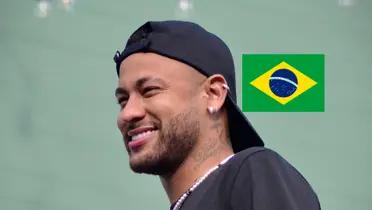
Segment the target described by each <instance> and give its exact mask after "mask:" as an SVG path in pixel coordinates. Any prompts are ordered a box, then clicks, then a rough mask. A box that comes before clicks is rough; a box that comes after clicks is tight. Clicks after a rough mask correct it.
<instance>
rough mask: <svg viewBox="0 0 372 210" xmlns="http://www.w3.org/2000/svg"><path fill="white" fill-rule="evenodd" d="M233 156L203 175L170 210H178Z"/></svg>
mask: <svg viewBox="0 0 372 210" xmlns="http://www.w3.org/2000/svg"><path fill="white" fill-rule="evenodd" d="M233 156H234V154H232V155H230V156H229V157H227V158H225V159H224V160H223V161H221V162H220V163H219V164H218V165H216V166H215V167H213V168H211V169H209V170H208V171H207V173H205V174H204V175H203V176H202V177H200V178H199V179H197V180H196V182H195V183H194V184H193V185H192V186H191V187H190V188H189V189H188V190H187V191H186V192H185V193H184V194H183V195H182V196H181V197H180V198H179V199H178V200H177V202H176V204H175V205H174V207H173V209H172V210H179V209H180V208H181V206H182V204H183V203H184V202H185V200H186V198H187V197H188V196H189V195H190V194H191V193H192V192H193V191H194V190H195V188H197V187H198V186H199V185H200V184H201V183H202V182H203V181H204V180H205V179H206V178H207V177H208V176H209V175H210V174H211V173H212V172H214V171H215V170H216V169H217V168H219V167H220V166H222V165H223V164H225V163H226V162H227V161H228V160H230V158H232V157H233Z"/></svg>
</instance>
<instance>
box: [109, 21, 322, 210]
mask: <svg viewBox="0 0 372 210" xmlns="http://www.w3.org/2000/svg"><path fill="white" fill-rule="evenodd" d="M114 60H115V62H116V69H117V74H118V76H119V82H118V88H117V89H116V92H115V95H116V97H117V99H118V103H119V104H120V107H121V110H120V112H119V115H118V119H117V124H118V128H119V130H120V131H121V133H122V135H123V137H124V142H125V146H126V149H127V151H128V154H129V163H130V167H131V169H132V170H133V171H134V172H137V173H148V174H154V175H159V177H160V179H161V183H162V185H163V187H164V189H165V191H166V193H167V195H168V198H169V200H170V203H171V209H183V210H186V209H192V210H198V209H203V210H205V209H213V210H219V209H221V210H222V209H224V210H225V209H232V210H243V209H244V210H294V209H301V210H310V209H312V210H313V209H320V206H319V202H318V199H317V196H316V194H315V193H314V192H313V190H312V189H311V187H310V185H309V184H308V183H307V182H306V180H305V179H304V178H303V177H302V176H301V175H300V174H299V173H298V172H297V171H296V169H294V168H293V167H292V166H291V165H290V164H289V163H288V162H286V161H285V160H284V159H283V158H282V157H280V156H279V155H278V154H277V153H275V152H273V151H271V150H269V149H266V148H265V147H263V145H264V144H263V142H262V140H261V138H260V137H259V135H257V133H256V131H255V130H254V129H253V127H252V126H251V125H250V123H249V121H248V120H247V119H246V117H245V116H244V114H243V113H242V112H241V111H240V109H239V108H238V106H237V105H236V92H235V73H234V64H233V59H232V56H231V53H230V51H229V49H228V47H227V46H226V45H225V43H224V42H223V41H222V40H221V39H219V38H218V37H217V36H215V35H214V34H212V33H209V32H207V31H206V30H205V29H203V28H202V27H200V26H199V25H197V24H194V23H190V22H182V21H162V22H147V23H145V24H144V25H142V26H141V27H140V28H139V29H137V30H136V31H135V32H134V33H133V34H132V35H131V37H130V38H129V40H128V41H127V44H126V46H125V49H124V50H123V52H121V53H120V52H117V53H116V55H115V57H114Z"/></svg>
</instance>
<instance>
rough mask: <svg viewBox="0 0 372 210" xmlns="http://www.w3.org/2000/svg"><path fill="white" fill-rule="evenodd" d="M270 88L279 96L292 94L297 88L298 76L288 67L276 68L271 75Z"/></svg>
mask: <svg viewBox="0 0 372 210" xmlns="http://www.w3.org/2000/svg"><path fill="white" fill-rule="evenodd" d="M269 85H270V89H271V91H272V92H273V93H274V94H275V95H276V96H278V97H288V96H291V95H292V94H293V93H294V92H295V91H296V90H297V85H298V81H297V77H296V75H295V74H294V73H293V72H292V71H290V70H288V69H279V70H276V71H275V72H274V73H273V74H272V75H271V77H270V82H269Z"/></svg>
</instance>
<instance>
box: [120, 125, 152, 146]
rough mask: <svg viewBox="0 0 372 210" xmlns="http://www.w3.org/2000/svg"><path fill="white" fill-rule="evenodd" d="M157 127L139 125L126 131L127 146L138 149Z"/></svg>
mask: <svg viewBox="0 0 372 210" xmlns="http://www.w3.org/2000/svg"><path fill="white" fill-rule="evenodd" d="M157 130H158V129H157V128H155V127H153V126H141V127H137V128H135V129H132V130H130V131H128V133H127V135H128V137H129V138H128V147H129V149H131V150H132V151H133V150H138V149H139V148H140V147H141V146H142V145H144V144H145V143H146V142H147V141H148V140H150V139H151V137H153V136H154V135H155V134H156V133H157Z"/></svg>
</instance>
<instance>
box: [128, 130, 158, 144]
mask: <svg viewBox="0 0 372 210" xmlns="http://www.w3.org/2000/svg"><path fill="white" fill-rule="evenodd" d="M152 132H154V130H149V131H145V132H142V133H139V134H136V135H134V136H132V141H135V140H137V139H140V138H142V137H146V136H149V135H151V133H152Z"/></svg>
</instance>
